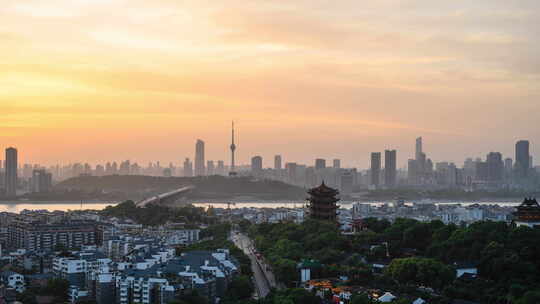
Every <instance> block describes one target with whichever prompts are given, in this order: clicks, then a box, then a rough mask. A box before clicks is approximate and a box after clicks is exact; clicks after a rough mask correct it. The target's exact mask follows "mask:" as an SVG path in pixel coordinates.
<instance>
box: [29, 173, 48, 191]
mask: <svg viewBox="0 0 540 304" xmlns="http://www.w3.org/2000/svg"><path fill="white" fill-rule="evenodd" d="M51 187H52V174H51V173H49V172H47V171H45V169H39V170H34V171H33V172H32V179H31V188H32V189H31V190H32V192H38V193H44V192H49V191H50V190H51Z"/></svg>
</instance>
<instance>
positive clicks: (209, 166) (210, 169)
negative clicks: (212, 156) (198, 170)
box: [206, 160, 216, 175]
mask: <svg viewBox="0 0 540 304" xmlns="http://www.w3.org/2000/svg"><path fill="white" fill-rule="evenodd" d="M214 174H216V169H215V166H214V161H213V160H209V161H207V162H206V175H214Z"/></svg>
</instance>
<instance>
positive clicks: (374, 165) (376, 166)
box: [371, 152, 381, 186]
mask: <svg viewBox="0 0 540 304" xmlns="http://www.w3.org/2000/svg"><path fill="white" fill-rule="evenodd" d="M380 178H381V152H373V153H371V185H373V186H378V185H379V180H380Z"/></svg>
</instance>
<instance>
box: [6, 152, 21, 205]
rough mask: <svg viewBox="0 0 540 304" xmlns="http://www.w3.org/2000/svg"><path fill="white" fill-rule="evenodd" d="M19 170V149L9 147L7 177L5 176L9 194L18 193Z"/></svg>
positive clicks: (14, 194)
mask: <svg viewBox="0 0 540 304" xmlns="http://www.w3.org/2000/svg"><path fill="white" fill-rule="evenodd" d="M17 170H18V161H17V149H15V148H7V149H6V177H5V185H6V195H7V196H16V195H17Z"/></svg>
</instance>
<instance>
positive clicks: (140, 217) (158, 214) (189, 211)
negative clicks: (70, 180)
mask: <svg viewBox="0 0 540 304" xmlns="http://www.w3.org/2000/svg"><path fill="white" fill-rule="evenodd" d="M100 213H101V214H102V215H105V216H114V217H117V218H125V219H130V220H133V221H135V222H137V223H139V224H143V225H145V226H156V225H163V224H165V223H167V222H178V223H186V224H190V223H197V224H198V223H211V222H213V219H212V218H211V217H208V216H207V215H206V212H205V210H204V208H202V207H195V206H193V205H186V206H183V207H182V208H173V207H167V206H163V205H159V204H149V205H147V206H146V207H144V208H143V207H137V206H136V205H135V203H134V202H133V201H125V202H123V203H120V204H118V205H116V206H107V207H106V208H105V209H103V210H102V211H100Z"/></svg>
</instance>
